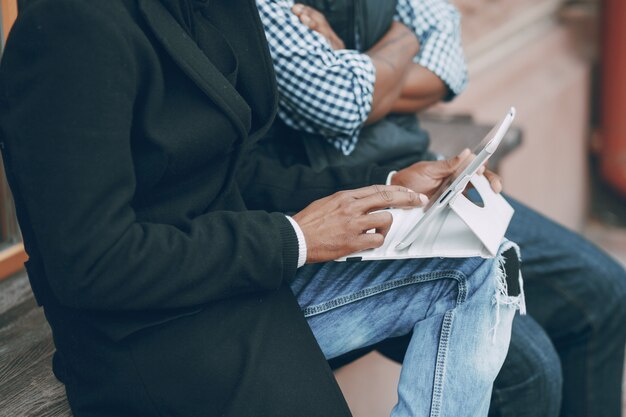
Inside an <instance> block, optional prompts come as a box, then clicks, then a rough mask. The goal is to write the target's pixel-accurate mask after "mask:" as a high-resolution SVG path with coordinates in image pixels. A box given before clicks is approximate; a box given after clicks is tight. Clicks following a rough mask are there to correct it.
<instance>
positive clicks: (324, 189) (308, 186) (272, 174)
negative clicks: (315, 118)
mask: <svg viewBox="0 0 626 417" xmlns="http://www.w3.org/2000/svg"><path fill="white" fill-rule="evenodd" d="M392 168H393V167H381V166H378V165H373V164H371V165H364V166H352V167H331V168H326V169H324V170H322V171H314V170H313V169H312V168H310V167H308V166H305V165H292V166H289V167H285V166H282V165H281V164H280V163H279V162H277V161H276V160H273V159H271V158H270V157H267V156H265V155H263V154H262V153H261V152H259V151H255V150H251V151H248V152H247V154H246V157H245V158H243V163H242V164H241V166H240V167H239V170H238V181H239V186H240V188H241V190H242V193H243V196H244V199H245V201H246V205H247V206H248V207H249V208H251V209H265V210H276V211H280V212H285V213H292V212H297V211H300V210H302V209H303V208H305V207H306V206H307V205H309V204H311V203H312V202H313V201H315V200H318V199H320V198H323V197H327V196H329V195H331V194H333V193H335V192H337V191H342V190H351V189H355V188H360V187H365V186H368V185H371V184H385V181H386V179H387V175H388V174H389V172H390V171H391V169H392Z"/></svg>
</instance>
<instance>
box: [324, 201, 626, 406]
mask: <svg viewBox="0 0 626 417" xmlns="http://www.w3.org/2000/svg"><path fill="white" fill-rule="evenodd" d="M508 200H509V202H511V204H512V205H513V206H514V208H515V215H514V217H513V220H512V221H511V224H510V226H509V230H508V232H507V237H508V238H509V239H510V240H512V241H514V242H517V243H518V244H519V246H520V248H521V251H522V267H521V269H522V274H523V276H524V282H525V291H526V304H527V308H528V313H529V315H528V316H516V317H515V320H514V321H513V333H512V337H511V345H510V348H509V353H508V355H507V358H506V360H505V362H504V365H503V367H502V370H501V371H500V374H499V375H498V378H497V379H496V382H495V385H494V391H493V396H492V399H491V409H490V412H489V415H490V416H491V417H556V416H562V417H619V416H620V407H621V395H622V390H621V386H622V373H623V365H624V347H625V344H626V271H625V270H624V268H622V267H621V266H620V265H618V264H617V263H616V262H615V261H614V260H612V259H611V258H610V257H608V256H607V255H606V254H605V253H604V252H602V251H601V250H599V249H598V248H596V247H595V246H594V245H592V244H591V243H589V242H588V241H586V240H585V239H583V238H582V237H581V236H579V235H577V234H575V233H573V232H571V231H569V230H567V229H565V228H563V227H561V226H559V225H557V224H556V223H554V222H553V221H550V220H548V219H546V218H545V217H543V216H541V215H539V214H538V213H537V212H535V211H533V210H531V209H529V208H528V207H526V206H524V205H522V204H520V203H519V202H516V201H515V200H513V199H511V198H508ZM406 343H408V337H401V338H396V339H390V340H388V341H385V342H383V343H382V344H380V345H377V346H375V348H376V349H378V350H379V351H380V352H381V353H383V354H384V355H386V356H388V357H390V358H392V359H394V360H396V361H402V357H403V356H404V350H405V347H406ZM370 350H371V349H370ZM363 353H365V351H360V352H355V353H354V354H353V355H352V356H347V357H343V358H339V359H338V360H335V361H331V365H333V366H334V367H337V366H340V365H342V364H343V363H345V362H346V361H349V360H352V359H354V358H356V357H358V356H359V355H362V354H363Z"/></svg>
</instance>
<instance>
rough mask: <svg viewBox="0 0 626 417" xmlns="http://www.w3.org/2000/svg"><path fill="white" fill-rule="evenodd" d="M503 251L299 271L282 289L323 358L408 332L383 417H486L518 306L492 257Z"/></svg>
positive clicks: (507, 246)
mask: <svg viewBox="0 0 626 417" xmlns="http://www.w3.org/2000/svg"><path fill="white" fill-rule="evenodd" d="M512 247H513V245H512V244H511V243H510V242H506V243H504V244H503V245H502V246H501V248H500V253H499V255H498V257H497V258H496V259H489V260H485V259H482V258H468V259H449V258H447V259H446V258H433V259H410V260H395V261H377V262H356V263H336V262H330V263H325V264H317V265H307V266H305V267H303V268H301V269H300V270H299V271H298V273H297V275H296V279H295V281H294V282H293V283H292V285H291V287H292V290H293V292H294V294H295V295H296V297H297V298H298V302H299V303H300V306H301V307H302V310H303V312H304V315H305V316H306V318H307V320H308V323H309V325H310V326H311V329H312V330H313V334H314V335H315V337H316V339H317V342H318V343H319V345H320V347H321V349H322V351H323V352H324V355H325V356H326V358H327V359H330V358H334V357H337V356H339V355H342V354H344V353H346V352H349V351H352V350H355V349H358V348H360V347H363V346H369V345H372V344H374V343H377V342H379V341H381V340H384V339H387V338H390V337H395V336H401V335H405V334H407V333H409V332H411V331H412V332H413V336H412V338H411V342H410V344H409V347H408V350H407V353H406V356H405V360H404V363H403V365H402V371H401V374H400V382H399V384H398V403H397V404H396V406H395V407H394V409H393V411H392V413H391V415H392V416H393V417H418V416H430V417H463V416H468V417H479V416H486V415H487V412H488V409H489V400H490V397H491V390H492V385H493V381H494V379H495V378H496V375H497V374H498V372H499V370H500V367H501V366H502V363H503V361H504V358H505V356H506V353H507V350H508V346H509V340H510V334H511V322H512V320H513V315H514V313H515V310H516V309H517V308H518V307H521V308H523V306H524V300H523V292H522V293H520V292H518V293H517V294H519V295H517V294H515V295H514V294H513V291H511V293H510V294H511V295H509V294H508V293H507V283H508V284H509V286H511V287H519V285H518V284H520V283H521V278H519V281H518V277H519V273H518V272H517V268H515V269H514V271H515V272H514V273H513V274H511V273H509V274H508V275H509V276H508V277H505V273H504V270H505V269H504V266H503V265H504V260H503V259H504V258H503V255H502V253H504V252H505V251H506V254H507V258H509V256H510V254H511V253H512V254H514V255H516V252H515V250H514V249H513V248H512ZM516 260H517V259H516ZM516 265H517V263H516ZM507 269H508V268H507ZM510 275H514V276H513V277H511V276H510ZM516 290H517V291H521V289H516Z"/></svg>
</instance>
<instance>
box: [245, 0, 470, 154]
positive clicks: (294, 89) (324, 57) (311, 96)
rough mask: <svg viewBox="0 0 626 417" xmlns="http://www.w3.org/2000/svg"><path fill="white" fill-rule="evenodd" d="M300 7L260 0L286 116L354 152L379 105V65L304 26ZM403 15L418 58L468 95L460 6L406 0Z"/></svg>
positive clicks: (443, 0) (399, 9)
mask: <svg viewBox="0 0 626 417" xmlns="http://www.w3.org/2000/svg"><path fill="white" fill-rule="evenodd" d="M293 5H294V2H293V0H257V6H258V9H259V13H260V16H261V21H262V22H263V26H264V29H265V34H266V36H267V41H268V43H269V49H270V53H271V55H272V59H273V61H274V68H275V70H276V78H277V83H278V91H279V108H278V115H279V117H280V118H281V119H282V120H283V121H284V122H285V123H286V124H287V125H288V126H290V127H292V128H294V129H297V130H301V131H305V132H309V133H317V134H322V135H324V136H325V137H326V138H327V139H328V140H329V141H330V142H331V143H332V144H333V145H334V146H335V147H336V148H337V149H339V150H341V151H342V152H343V153H344V154H345V155H349V154H350V153H351V152H352V151H353V150H354V147H355V146H356V143H357V141H358V134H359V131H360V129H361V127H362V126H363V124H364V123H365V121H366V119H367V117H368V115H369V113H370V110H371V109H372V98H373V94H374V83H375V81H376V70H375V67H374V64H373V63H372V60H371V59H370V58H369V56H367V55H365V54H363V53H360V52H358V51H354V50H339V51H335V50H333V49H332V48H331V47H330V44H329V43H328V41H327V40H326V39H325V38H324V37H323V36H322V35H320V34H318V33H316V32H314V31H313V30H311V29H309V28H307V27H306V26H305V25H303V24H302V23H300V20H299V19H298V17H297V16H296V15H294V14H293V13H292V12H291V7H293ZM395 19H396V20H398V21H400V22H402V23H403V24H405V25H406V26H407V27H409V28H410V29H411V30H413V31H414V32H415V34H416V35H417V37H418V39H419V41H420V51H419V53H418V55H417V56H416V57H415V59H414V62H416V63H417V64H420V65H421V66H423V67H425V68H427V69H429V70H430V71H432V72H433V73H435V74H436V75H437V76H439V77H440V78H441V79H442V80H443V81H444V82H445V83H446V84H447V85H448V87H449V89H450V91H451V92H452V96H454V95H456V94H458V93H460V92H461V91H462V90H463V89H464V88H465V85H466V84H467V68H466V66H465V58H464V56H463V49H462V46H461V34H460V16H459V13H458V12H457V10H456V9H455V8H454V7H453V6H452V5H451V4H449V3H448V1H447V0H398V3H397V6H396V17H395ZM452 96H451V97H449V98H452Z"/></svg>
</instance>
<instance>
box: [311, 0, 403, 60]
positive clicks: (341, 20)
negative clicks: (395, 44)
mask: <svg viewBox="0 0 626 417" xmlns="http://www.w3.org/2000/svg"><path fill="white" fill-rule="evenodd" d="M301 3H303V4H306V5H309V6H311V7H313V8H314V9H317V10H319V11H320V12H322V13H323V14H324V16H326V19H327V20H328V23H330V26H331V27H332V28H333V30H334V31H335V33H337V35H338V36H339V37H340V38H341V39H342V40H343V41H344V43H345V44H346V48H348V49H357V50H359V51H365V50H367V49H369V48H371V47H372V46H373V45H374V44H375V43H376V42H377V41H378V40H379V39H380V38H381V37H382V36H383V35H384V34H385V33H386V32H387V30H389V26H391V22H392V19H393V15H394V13H395V9H396V1H395V0H304V1H302V2H301Z"/></svg>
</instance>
